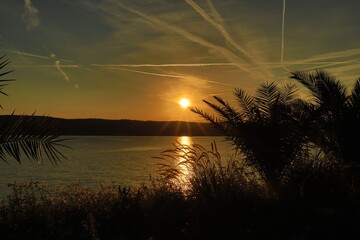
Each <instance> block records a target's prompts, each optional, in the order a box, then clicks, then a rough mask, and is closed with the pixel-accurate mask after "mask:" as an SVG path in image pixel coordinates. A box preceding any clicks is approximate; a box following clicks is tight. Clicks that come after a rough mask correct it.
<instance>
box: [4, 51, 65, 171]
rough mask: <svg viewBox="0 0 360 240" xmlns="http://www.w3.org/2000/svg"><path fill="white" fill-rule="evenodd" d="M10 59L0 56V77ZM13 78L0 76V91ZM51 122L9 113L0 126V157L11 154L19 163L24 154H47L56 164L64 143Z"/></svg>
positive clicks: (34, 157)
mask: <svg viewBox="0 0 360 240" xmlns="http://www.w3.org/2000/svg"><path fill="white" fill-rule="evenodd" d="M9 63H10V61H9V60H8V59H6V58H5V56H2V57H1V58H0V77H3V76H7V75H8V74H10V73H11V72H12V71H4V68H5V67H6V66H7V65H8V64H9ZM9 81H13V79H1V80H0V93H1V94H3V95H7V94H6V93H5V92H3V88H4V87H5V86H6V84H7V82H9ZM53 126H54V125H53V122H52V120H51V119H50V118H47V117H36V116H34V115H31V116H15V115H14V114H11V115H10V116H8V117H7V119H5V121H4V122H3V124H2V125H1V126H0V159H2V160H3V161H5V162H6V161H7V158H8V157H13V158H14V159H15V160H16V161H17V162H19V163H21V158H22V156H23V155H25V157H26V158H28V159H29V160H30V161H38V162H41V161H43V158H44V157H47V158H48V159H49V160H50V161H51V162H52V163H55V164H57V163H58V162H59V161H60V160H61V158H65V156H64V155H63V154H62V153H61V152H60V151H59V150H58V148H59V147H66V146H65V145H63V144H62V142H63V141H64V140H61V139H59V136H58V135H55V134H53Z"/></svg>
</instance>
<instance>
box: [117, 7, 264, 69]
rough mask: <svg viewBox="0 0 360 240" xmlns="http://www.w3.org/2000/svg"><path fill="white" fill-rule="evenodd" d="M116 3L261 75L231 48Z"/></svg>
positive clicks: (236, 64)
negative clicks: (251, 68)
mask: <svg viewBox="0 0 360 240" xmlns="http://www.w3.org/2000/svg"><path fill="white" fill-rule="evenodd" d="M115 4H117V5H118V6H119V7H121V8H123V9H125V10H127V11H129V12H131V13H133V14H135V15H138V16H140V17H142V18H143V19H146V20H148V21H149V22H150V23H153V24H156V25H157V26H161V27H163V28H165V29H168V30H170V31H172V32H175V33H177V34H179V35H181V36H183V37H185V38H186V39H188V40H190V41H192V42H194V43H198V44H200V45H202V46H204V47H208V48H211V49H214V50H216V51H217V52H219V53H220V54H221V55H222V56H223V57H225V58H226V59H227V60H229V62H231V63H234V64H235V66H236V67H238V68H240V69H241V70H243V71H245V72H247V73H249V74H250V75H259V74H257V73H253V72H252V71H250V69H249V68H250V66H249V64H247V63H245V62H244V61H243V60H241V59H240V58H239V57H238V56H236V55H235V54H234V53H232V52H230V51H229V50H227V49H226V48H224V47H222V46H218V45H215V44H212V43H210V42H208V41H207V40H205V39H203V38H201V37H199V36H196V35H193V34H191V33H190V32H188V31H186V30H184V29H182V28H180V27H177V26H175V25H172V24H169V23H166V22H164V21H162V20H160V19H158V18H156V17H153V16H149V15H147V14H145V13H143V12H141V11H139V10H136V9H133V8H131V7H127V6H125V5H123V4H121V3H120V2H116V3H115Z"/></svg>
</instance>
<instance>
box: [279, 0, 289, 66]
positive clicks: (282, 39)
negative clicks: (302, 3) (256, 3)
mask: <svg viewBox="0 0 360 240" xmlns="http://www.w3.org/2000/svg"><path fill="white" fill-rule="evenodd" d="M285 4H286V0H283V10H282V23H281V57H280V59H281V60H280V62H281V65H282V67H283V69H285V71H287V72H291V70H290V69H288V68H287V67H286V66H285V65H284V33H285V8H286V7H285Z"/></svg>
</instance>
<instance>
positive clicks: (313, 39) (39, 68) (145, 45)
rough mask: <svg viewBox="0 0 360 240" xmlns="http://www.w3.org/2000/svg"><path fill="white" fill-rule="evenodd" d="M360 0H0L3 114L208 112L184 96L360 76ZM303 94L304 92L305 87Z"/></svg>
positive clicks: (197, 99) (228, 94)
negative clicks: (309, 76) (183, 102)
mask: <svg viewBox="0 0 360 240" xmlns="http://www.w3.org/2000/svg"><path fill="white" fill-rule="evenodd" d="M359 10H360V1H358V0H342V1H339V0H287V1H285V0H197V1H195V0H141V1H140V0H51V1H49V0H0V55H6V57H7V58H9V59H10V61H11V64H10V65H9V66H8V69H9V70H10V69H12V70H14V72H13V73H11V75H9V77H10V76H11V78H14V79H16V81H14V82H11V83H10V84H9V85H8V86H7V87H6V88H5V89H4V91H5V92H6V93H7V94H9V96H0V103H1V105H2V107H3V109H2V110H1V111H2V114H7V113H11V112H13V111H15V113H17V114H32V113H34V112H35V113H36V114H37V115H46V116H53V117H61V118H105V119H136V120H156V121H159V120H165V121H168V120H181V121H201V119H200V117H199V116H197V115H196V114H194V113H192V112H191V111H190V110H189V109H183V108H181V106H180V105H179V104H178V102H179V100H180V99H182V98H187V99H189V101H190V102H191V106H195V107H198V108H201V109H203V110H205V111H209V109H208V108H207V107H206V104H205V103H203V102H202V100H203V99H205V100H210V101H211V99H212V97H213V96H219V97H222V98H224V99H226V100H228V101H229V102H231V103H234V104H236V103H235V102H234V101H235V98H234V95H233V92H234V89H235V88H241V89H244V90H245V91H247V92H249V93H250V94H252V93H253V92H254V91H255V89H256V88H257V87H258V86H259V84H261V83H264V82H272V81H274V82H276V83H278V84H279V85H281V84H284V83H286V82H291V81H292V80H290V79H289V75H290V72H291V71H296V70H304V71H313V70H315V69H323V70H326V71H328V72H330V73H332V74H334V75H335V76H336V77H337V78H338V79H339V80H340V81H341V82H343V83H344V84H345V85H346V86H348V87H349V88H351V87H352V85H353V84H354V82H355V80H356V79H357V78H359V77H360V18H359V17H358V13H359ZM300 94H306V93H301V92H300Z"/></svg>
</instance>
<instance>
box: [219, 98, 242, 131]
mask: <svg viewBox="0 0 360 240" xmlns="http://www.w3.org/2000/svg"><path fill="white" fill-rule="evenodd" d="M214 99H216V101H218V102H219V103H220V104H221V105H222V106H223V110H224V111H225V112H226V116H225V117H226V119H227V120H228V121H229V122H231V123H233V124H237V123H238V122H242V119H241V117H240V114H239V113H238V112H237V111H236V110H235V108H233V107H232V106H231V105H230V104H229V103H228V102H226V101H224V100H223V99H222V98H220V97H217V96H214Z"/></svg>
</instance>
